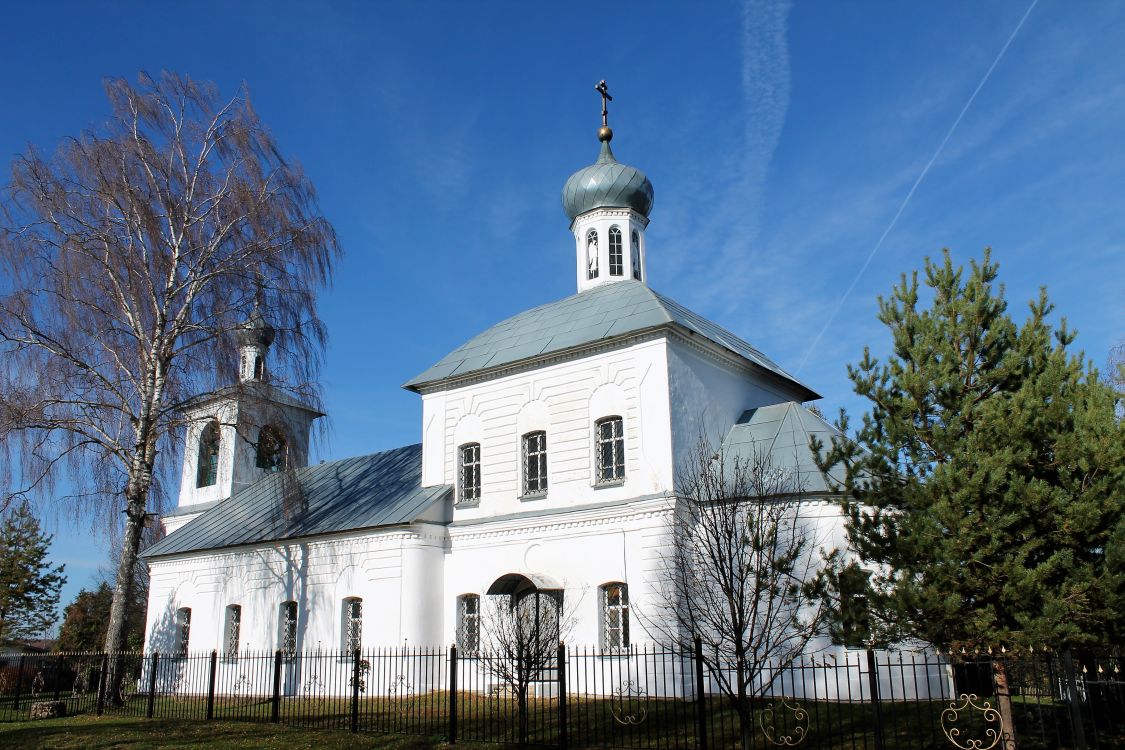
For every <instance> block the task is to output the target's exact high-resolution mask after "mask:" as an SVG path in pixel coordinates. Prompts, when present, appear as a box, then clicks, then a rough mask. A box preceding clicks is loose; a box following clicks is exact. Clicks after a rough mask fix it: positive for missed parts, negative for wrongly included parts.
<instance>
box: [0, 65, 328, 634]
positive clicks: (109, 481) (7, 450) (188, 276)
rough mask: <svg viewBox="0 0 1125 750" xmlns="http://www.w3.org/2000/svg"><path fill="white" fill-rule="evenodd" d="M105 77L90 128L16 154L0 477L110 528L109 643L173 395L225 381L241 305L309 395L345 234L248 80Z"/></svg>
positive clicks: (2, 239)
mask: <svg viewBox="0 0 1125 750" xmlns="http://www.w3.org/2000/svg"><path fill="white" fill-rule="evenodd" d="M105 90H106V94H107V96H108V98H109V103H110V108H111V116H110V118H109V120H108V121H107V122H106V123H105V124H104V125H103V126H101V127H98V128H96V129H91V130H89V131H87V132H84V133H82V134H81V135H80V136H79V137H77V138H72V139H68V140H66V141H65V142H64V143H62V144H61V145H60V147H59V148H58V150H57V151H56V152H55V154H54V155H53V156H49V157H46V156H43V155H41V154H40V153H39V152H37V151H36V150H35V149H34V148H32V149H30V150H29V151H28V152H27V153H26V154H24V155H22V156H19V157H18V158H16V160H15V161H14V163H13V165H12V179H11V184H10V185H9V187H8V190H7V196H6V200H5V202H4V208H5V220H6V224H7V227H6V228H5V229H4V230H3V231H2V232H0V266H2V267H3V271H4V277H5V278H6V280H5V281H3V282H0V283H2V285H3V287H2V288H0V353H2V355H0V361H2V362H3V364H2V365H0V462H2V465H0V476H3V477H4V479H5V480H6V483H7V486H6V487H5V488H4V490H5V494H6V497H7V498H9V499H10V498H12V497H15V496H20V495H26V494H32V493H36V492H38V493H46V492H48V491H49V490H50V489H51V487H52V485H53V483H55V482H56V481H57V480H59V479H62V480H63V481H65V482H66V485H67V486H70V487H73V488H74V493H73V495H72V496H71V497H79V498H83V499H85V500H87V501H90V502H92V503H93V504H94V507H96V508H98V509H99V510H100V511H101V513H102V516H101V517H102V518H103V519H104V523H105V524H106V525H107V526H113V525H115V524H120V523H123V528H122V529H121V531H122V534H121V554H120V556H119V559H118V567H117V572H116V576H115V580H116V586H115V590H114V597H113V605H112V609H111V614H110V623H109V630H108V633H107V636H106V642H105V648H106V649H107V650H109V651H115V650H119V649H120V648H121V647H122V645H123V634H124V623H125V614H126V613H125V608H126V603H127V602H128V601H130V599H131V587H132V586H133V581H134V569H135V565H136V560H137V550H138V545H139V543H140V541H141V537H142V529H143V528H144V525H145V522H146V516H147V515H148V514H149V511H150V510H154V509H156V504H157V503H158V501H159V495H160V490H161V477H162V476H165V472H167V471H168V466H169V465H170V464H171V463H172V459H173V458H174V456H175V454H176V450H177V445H178V441H177V440H176V439H175V438H176V436H177V435H178V434H179V433H180V431H181V430H182V429H183V426H184V409H185V406H186V405H188V404H189V402H190V400H191V399H192V398H193V397H195V396H197V395H198V394H202V393H208V392H213V391H215V390H216V389H218V388H219V387H220V386H225V385H229V384H231V383H236V382H237V378H236V377H235V372H236V368H237V366H238V362H237V360H238V357H237V355H236V354H235V351H236V347H237V343H236V338H237V333H238V331H239V328H240V326H242V325H243V324H244V322H245V321H247V320H248V317H249V316H250V315H251V314H252V311H253V310H255V309H259V310H261V311H263V312H264V313H265V315H266V316H268V320H269V323H270V325H272V326H273V327H274V328H275V330H276V341H275V344H274V349H273V351H274V352H275V357H274V364H273V365H272V367H271V380H270V387H271V388H275V389H279V390H280V391H284V392H287V393H289V394H290V395H292V396H295V397H299V398H301V399H302V400H304V401H305V402H308V403H311V404H313V405H315V404H317V403H318V398H317V397H318V389H317V382H316V378H317V373H318V371H319V366H320V353H321V352H322V351H323V345H324V339H325V332H324V327H323V325H322V324H321V322H320V320H319V318H318V317H317V311H316V295H317V292H318V291H319V290H320V289H321V288H323V287H324V286H325V285H326V284H327V283H328V282H329V281H330V276H331V269H332V265H333V263H334V262H335V261H336V259H337V258H338V256H339V248H338V245H337V241H336V236H335V233H334V231H333V229H332V227H331V225H330V224H329V223H328V222H327V220H326V219H325V218H324V217H323V216H321V215H320V213H319V208H318V206H317V201H316V194H315V191H314V189H313V186H312V184H311V183H310V182H309V180H308V179H307V178H306V177H305V175H304V174H303V173H302V171H301V170H300V168H299V167H297V166H296V165H295V164H293V163H291V162H288V161H286V160H285V159H284V158H283V157H282V155H281V152H280V150H279V148H278V145H277V143H276V142H275V140H274V138H273V136H272V135H271V134H270V133H269V131H268V130H267V129H266V127H265V126H264V125H263V124H262V122H261V121H260V120H259V118H258V116H257V114H256V113H255V112H254V110H253V109H252V108H251V106H250V101H249V95H248V92H247V91H246V90H245V88H243V89H242V90H241V91H240V92H239V93H238V95H237V96H235V97H234V98H232V99H229V100H223V99H220V97H219V94H218V92H217V90H216V89H215V87H214V86H213V85H211V84H207V83H200V82H196V81H193V80H191V79H189V78H187V77H185V76H181V75H177V74H170V73H165V74H162V75H161V76H160V77H159V78H151V77H149V76H147V75H143V74H142V75H141V76H140V77H139V80H138V83H137V84H136V85H133V84H130V83H129V82H128V81H125V80H123V79H112V80H108V81H107V82H106V84H105ZM121 513H124V516H125V519H124V521H123V522H122V521H121Z"/></svg>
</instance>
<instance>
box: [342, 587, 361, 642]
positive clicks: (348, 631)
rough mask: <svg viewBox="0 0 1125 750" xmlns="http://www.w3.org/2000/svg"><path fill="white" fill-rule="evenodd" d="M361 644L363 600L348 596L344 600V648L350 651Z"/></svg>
mask: <svg viewBox="0 0 1125 750" xmlns="http://www.w3.org/2000/svg"><path fill="white" fill-rule="evenodd" d="M362 646H363V600H362V599H360V598H359V597H354V596H353V597H348V598H347V599H345V600H344V650H345V651H348V652H351V651H355V650H357V649H359V648H362Z"/></svg>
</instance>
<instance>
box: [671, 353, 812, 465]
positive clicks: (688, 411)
mask: <svg viewBox="0 0 1125 750" xmlns="http://www.w3.org/2000/svg"><path fill="white" fill-rule="evenodd" d="M668 394H669V401H670V404H671V413H670V421H669V429H670V432H671V444H672V454H673V455H674V456H675V459H674V461H675V462H677V465H676V466H674V467H673V468H674V470H678V469H679V468H680V467H679V465H678V462H680V461H683V460H687V459H688V457H691V456H693V455H695V453H696V446H697V445H698V443H699V440H700V438H702V439H704V440H706V441H707V442H708V444H709V445H710V446H712V447H713V448H714V449H715V450H717V449H718V447H719V445H720V444H721V443H722V441H723V436H724V435H726V433H727V431H728V430H729V429H730V428H731V426H732V425H734V423H735V422H736V421H737V420H738V418H739V416H741V414H742V413H743V412H744V411H746V410H747V409H754V408H757V407H760V406H769V405H771V404H778V403H782V402H785V401H798V402H800V400H801V398H802V395H801V394H800V393H799V392H798V391H797V390H796V389H795V388H790V387H787V386H786V385H785V384H784V383H782V382H780V381H778V380H775V379H773V378H770V377H768V376H766V375H763V374H761V373H759V372H756V371H754V370H752V369H751V368H750V367H749V365H746V364H745V363H742V362H740V361H739V360H737V359H735V358H734V357H733V356H730V355H728V354H725V353H724V352H722V351H719V350H718V349H717V348H716V347H713V346H711V345H709V344H705V343H697V342H694V341H692V342H688V341H685V340H682V339H680V338H679V337H672V338H670V339H669V341H668Z"/></svg>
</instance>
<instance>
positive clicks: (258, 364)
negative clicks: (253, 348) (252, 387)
mask: <svg viewBox="0 0 1125 750" xmlns="http://www.w3.org/2000/svg"><path fill="white" fill-rule="evenodd" d="M265 369H266V368H265V366H264V365H263V364H262V355H261V354H255V355H254V380H261V379H262V375H264V374H265Z"/></svg>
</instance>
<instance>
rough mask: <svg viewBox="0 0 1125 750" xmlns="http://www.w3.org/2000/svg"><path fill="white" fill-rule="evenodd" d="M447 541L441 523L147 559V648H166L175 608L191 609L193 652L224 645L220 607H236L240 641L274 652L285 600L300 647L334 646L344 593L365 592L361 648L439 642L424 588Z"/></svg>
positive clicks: (437, 572)
mask: <svg viewBox="0 0 1125 750" xmlns="http://www.w3.org/2000/svg"><path fill="white" fill-rule="evenodd" d="M445 546H446V543H445V534H444V531H443V530H442V529H441V528H440V527H436V526H432V525H429V524H419V525H418V527H416V528H410V529H388V530H382V531H375V532H368V533H362V534H345V535H336V536H331V537H318V538H317V539H315V540H310V541H303V542H292V543H288V544H264V545H257V546H254V547H246V548H239V549H236V550H228V551H225V552H214V553H208V552H204V553H196V554H190V555H183V556H178V557H174V558H160V559H157V560H151V561H149V567H150V571H151V584H150V590H149V604H148V621H147V625H146V634H147V648H149V649H150V650H165V651H167V650H169V649H171V648H172V647H173V645H174V639H175V633H174V628H172V627H171V624H172V623H173V622H174V618H175V612H176V610H177V609H179V608H180V607H190V608H191V610H192V617H191V622H192V626H191V642H190V644H189V647H190V649H191V650H192V651H206V650H211V649H218V650H220V651H222V649H223V629H224V622H225V617H224V614H225V609H226V607H227V605H230V604H238V605H240V606H241V607H242V624H241V637H240V639H239V640H240V641H241V643H242V645H243V647H244V648H250V649H275V648H277V647H278V645H279V634H280V631H279V622H280V607H281V604H282V603H283V602H285V601H287V600H292V601H296V602H297V604H298V632H297V648H298V649H302V650H314V649H316V648H323V649H327V650H336V649H339V648H340V647H341V638H342V633H343V631H342V629H341V616H342V611H343V610H342V606H343V605H342V603H343V600H344V599H345V598H347V597H360V598H362V599H363V607H364V617H363V642H364V645H365V646H375V645H380V646H390V645H401V644H402V643H404V642H410V643H414V644H419V643H426V644H432V643H440V642H441V639H440V638H439V637H438V636H439V629H440V625H439V626H434V625H433V622H432V621H436V622H438V623H440V614H439V615H438V616H436V617H433V616H432V615H430V614H429V612H430V611H431V610H432V609H433V607H434V606H435V605H438V606H439V612H440V604H439V603H437V602H436V600H437V597H436V596H430V597H427V596H426V594H425V592H426V591H427V590H432V589H433V588H434V587H435V582H440V578H441V568H442V565H443V562H444V552H445Z"/></svg>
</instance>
